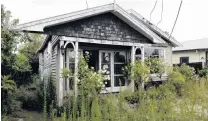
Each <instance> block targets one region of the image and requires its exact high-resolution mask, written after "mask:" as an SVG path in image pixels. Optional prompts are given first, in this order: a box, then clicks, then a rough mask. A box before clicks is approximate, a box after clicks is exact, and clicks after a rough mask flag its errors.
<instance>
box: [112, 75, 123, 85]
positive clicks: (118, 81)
mask: <svg viewBox="0 0 208 121" xmlns="http://www.w3.org/2000/svg"><path fill="white" fill-rule="evenodd" d="M120 85H121V86H125V78H124V76H115V77H114V86H120Z"/></svg>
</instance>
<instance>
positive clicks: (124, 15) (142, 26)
mask: <svg viewBox="0 0 208 121" xmlns="http://www.w3.org/2000/svg"><path fill="white" fill-rule="evenodd" d="M107 12H111V13H113V14H114V15H116V16H117V17H119V18H120V19H121V20H123V21H124V22H126V23H127V24H128V25H130V26H131V27H132V28H134V29H135V30H137V31H138V32H140V33H141V34H143V35H144V36H146V37H147V38H149V39H150V40H151V41H152V42H153V43H160V44H162V43H163V44H165V43H167V40H169V41H170V42H171V43H176V42H177V41H174V40H173V39H167V40H166V41H164V39H163V38H162V37H160V36H162V34H161V35H160V34H159V35H158V33H159V32H158V31H155V30H154V29H152V28H153V27H150V26H148V25H147V24H146V23H144V22H142V21H138V19H137V18H135V17H133V16H132V15H131V14H129V13H128V12H127V11H125V10H123V9H122V8H121V7H120V6H118V5H116V4H107V5H103V6H98V7H94V8H89V9H85V10H81V11H76V12H72V13H68V14H63V15H59V16H55V17H49V18H45V19H41V20H36V21H32V22H28V23H24V24H20V25H17V26H15V27H13V28H10V29H11V30H15V31H27V32H36V33H44V28H45V27H49V26H54V25H59V24H63V23H67V22H71V21H75V20H80V19H83V18H87V17H91V16H95V15H99V14H102V13H107ZM165 37H166V36H165ZM166 38H167V37H166ZM172 45H173V46H178V45H179V44H172Z"/></svg>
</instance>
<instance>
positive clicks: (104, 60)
mask: <svg viewBox="0 0 208 121" xmlns="http://www.w3.org/2000/svg"><path fill="white" fill-rule="evenodd" d="M101 58H102V63H109V62H110V53H108V52H106V53H102V57H101Z"/></svg>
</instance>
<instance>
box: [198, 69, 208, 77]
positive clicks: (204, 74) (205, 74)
mask: <svg viewBox="0 0 208 121" xmlns="http://www.w3.org/2000/svg"><path fill="white" fill-rule="evenodd" d="M199 76H200V77H203V78H208V67H205V68H204V69H202V70H200V71H199Z"/></svg>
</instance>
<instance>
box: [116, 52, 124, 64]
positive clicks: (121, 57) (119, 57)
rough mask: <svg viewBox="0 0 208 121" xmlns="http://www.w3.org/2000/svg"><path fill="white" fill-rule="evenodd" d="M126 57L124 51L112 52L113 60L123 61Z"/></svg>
mask: <svg viewBox="0 0 208 121" xmlns="http://www.w3.org/2000/svg"><path fill="white" fill-rule="evenodd" d="M125 59H126V54H125V52H114V62H122V63H124V62H125Z"/></svg>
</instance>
